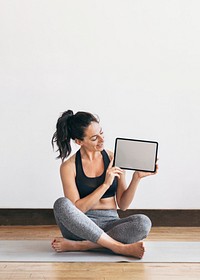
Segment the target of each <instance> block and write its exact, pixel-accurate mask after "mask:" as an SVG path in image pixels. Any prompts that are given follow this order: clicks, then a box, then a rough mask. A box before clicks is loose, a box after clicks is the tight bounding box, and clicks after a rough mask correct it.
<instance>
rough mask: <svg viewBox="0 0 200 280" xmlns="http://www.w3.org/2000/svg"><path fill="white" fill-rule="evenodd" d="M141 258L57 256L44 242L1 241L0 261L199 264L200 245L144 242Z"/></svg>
mask: <svg viewBox="0 0 200 280" xmlns="http://www.w3.org/2000/svg"><path fill="white" fill-rule="evenodd" d="M145 247H146V252H145V255H144V257H143V259H141V260H138V259H135V258H132V257H124V256H120V255H115V254H112V253H109V252H92V251H91V252H63V253H56V252H55V251H54V250H53V249H52V248H51V242H50V241H47V240H0V262H144V263H145V262H148V263H149V262H153V263H154V262H156V263H160V262H167V263H171V262H175V263H178V262H181V263H182V262H185V263H187V262H200V242H169V241H167V242H158V241H154V242H153V241H151V242H150V241H148V242H145Z"/></svg>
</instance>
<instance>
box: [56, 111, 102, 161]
mask: <svg viewBox="0 0 200 280" xmlns="http://www.w3.org/2000/svg"><path fill="white" fill-rule="evenodd" d="M91 122H97V123H98V122H99V120H98V118H97V117H95V116H94V115H92V114H91V113H88V112H77V113H76V114H75V115H74V113H73V111H72V110H68V111H65V112H64V113H62V115H61V116H60V117H59V119H58V121H57V124H56V132H55V133H54V134H53V137H52V140H51V144H52V146H53V148H54V143H56V145H57V146H58V150H57V151H58V152H59V155H58V157H57V158H61V159H62V161H64V159H65V158H66V157H68V156H69V155H70V153H71V151H72V148H71V144H70V140H71V139H73V140H75V139H79V140H83V138H84V136H85V129H86V128H87V127H88V126H89V125H90V124H91Z"/></svg>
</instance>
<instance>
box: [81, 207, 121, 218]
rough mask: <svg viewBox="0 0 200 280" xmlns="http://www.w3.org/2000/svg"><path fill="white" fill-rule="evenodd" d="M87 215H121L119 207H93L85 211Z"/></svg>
mask: <svg viewBox="0 0 200 280" xmlns="http://www.w3.org/2000/svg"><path fill="white" fill-rule="evenodd" d="M85 214H86V215H87V216H97V217H114V218H117V217H119V215H118V212H117V209H91V210H89V211H87V212H86V213H85Z"/></svg>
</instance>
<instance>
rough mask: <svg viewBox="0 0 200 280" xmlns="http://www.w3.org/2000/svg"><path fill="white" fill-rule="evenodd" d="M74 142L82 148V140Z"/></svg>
mask: <svg viewBox="0 0 200 280" xmlns="http://www.w3.org/2000/svg"><path fill="white" fill-rule="evenodd" d="M74 141H75V143H76V144H78V145H80V146H81V145H82V141H81V140H80V139H77V138H76V139H75V140H74Z"/></svg>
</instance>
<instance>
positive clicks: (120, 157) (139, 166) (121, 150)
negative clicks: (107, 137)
mask: <svg viewBox="0 0 200 280" xmlns="http://www.w3.org/2000/svg"><path fill="white" fill-rule="evenodd" d="M157 152H158V142H155V141H147V140H137V139H127V138H116V140H115V150H114V166H118V167H120V168H122V169H130V170H138V171H146V172H155V171H156V160H157Z"/></svg>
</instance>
